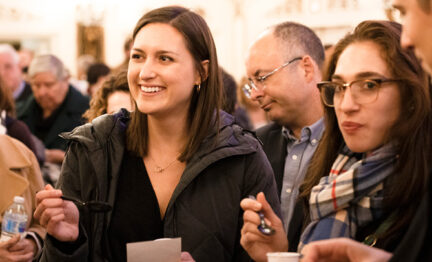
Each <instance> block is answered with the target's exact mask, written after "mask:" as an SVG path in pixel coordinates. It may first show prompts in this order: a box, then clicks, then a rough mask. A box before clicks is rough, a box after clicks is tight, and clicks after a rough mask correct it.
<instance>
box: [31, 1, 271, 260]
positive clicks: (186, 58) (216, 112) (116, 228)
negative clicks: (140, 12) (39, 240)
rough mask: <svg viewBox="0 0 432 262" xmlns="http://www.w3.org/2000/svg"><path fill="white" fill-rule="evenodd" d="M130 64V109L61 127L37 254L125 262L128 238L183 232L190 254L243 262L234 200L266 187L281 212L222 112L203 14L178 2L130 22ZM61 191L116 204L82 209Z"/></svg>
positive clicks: (242, 137) (39, 214)
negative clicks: (59, 156)
mask: <svg viewBox="0 0 432 262" xmlns="http://www.w3.org/2000/svg"><path fill="white" fill-rule="evenodd" d="M128 68H129V69H128V83H129V89H130V91H131V95H132V97H133V100H134V104H135V106H134V108H135V111H133V112H131V113H129V112H127V111H126V110H122V111H120V112H119V113H117V114H114V115H105V116H102V117H99V118H96V119H95V120H94V121H92V123H91V124H87V125H84V126H81V127H79V128H77V129H75V130H74V131H73V132H71V133H68V134H64V135H63V136H64V137H65V138H66V139H67V140H68V141H70V147H69V150H68V153H67V155H66V159H65V162H64V165H63V169H62V175H61V177H60V180H59V183H58V184H57V185H58V187H59V189H61V191H60V190H53V189H52V188H50V187H47V188H46V190H43V191H41V192H39V193H38V196H37V198H38V201H39V203H40V204H39V205H38V209H37V211H36V213H35V217H36V218H38V219H40V221H41V224H42V225H44V226H45V227H46V228H47V230H48V232H49V237H48V239H47V241H46V249H45V252H44V253H43V255H42V261H65V260H68V261H126V245H127V243H131V242H137V241H145V240H154V239H157V238H162V237H168V238H169V237H181V238H182V249H183V251H187V252H189V253H190V254H191V255H192V257H193V258H194V259H195V260H197V261H218V262H220V261H249V257H248V255H247V254H246V253H245V252H244V250H243V249H242V248H241V246H240V243H239V239H240V229H241V227H242V212H241V209H240V205H239V203H240V200H241V199H243V198H245V197H247V196H249V195H256V194H257V193H258V192H265V194H266V196H267V199H268V200H269V202H270V203H271V206H272V207H273V208H275V209H276V212H277V213H278V214H279V205H278V201H279V200H278V196H277V191H276V184H275V181H274V177H273V173H272V169H271V166H270V164H269V162H268V160H267V158H266V157H265V155H264V152H263V151H262V147H261V146H260V143H259V142H258V140H257V139H256V138H255V136H254V135H253V134H251V133H250V132H247V131H245V130H243V129H242V128H241V127H240V126H238V125H236V124H235V123H234V119H233V117H232V116H231V115H228V114H227V113H225V112H223V111H221V110H220V105H221V103H220V99H221V92H222V89H221V88H222V86H221V77H220V72H219V66H218V61H217V56H216V48H215V45H214V42H213V38H212V35H211V33H210V30H209V28H208V26H207V24H206V22H205V21H204V20H203V19H202V18H201V17H200V16H199V15H197V14H196V13H194V12H192V11H189V10H187V9H185V8H182V7H176V6H171V7H163V8H159V9H155V10H153V11H150V12H148V13H147V14H145V15H144V16H143V17H142V18H141V19H140V20H139V21H138V23H137V25H136V27H135V30H134V33H133V47H132V50H131V59H130V62H129V67H128ZM63 193H64V194H65V195H67V196H68V197H72V198H74V199H75V201H80V202H89V201H98V203H100V202H107V203H108V204H109V205H110V206H112V207H113V210H112V212H108V213H104V214H100V213H98V214H95V213H94V212H91V210H88V209H83V208H82V207H80V209H79V210H78V209H77V207H76V206H75V205H73V204H71V202H70V201H66V200H64V199H61V195H62V194H63ZM71 254H72V255H71ZM183 257H187V256H182V258H183Z"/></svg>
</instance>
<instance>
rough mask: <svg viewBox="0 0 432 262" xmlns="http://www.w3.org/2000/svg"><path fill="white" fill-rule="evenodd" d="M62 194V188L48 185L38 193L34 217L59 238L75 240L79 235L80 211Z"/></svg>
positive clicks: (60, 239) (64, 240)
mask: <svg viewBox="0 0 432 262" xmlns="http://www.w3.org/2000/svg"><path fill="white" fill-rule="evenodd" d="M61 195H62V192H61V190H56V189H54V188H53V187H52V186H51V185H46V186H45V190H42V191H40V192H38V193H37V194H36V202H37V207H36V211H35V212H34V217H35V219H37V220H39V223H40V224H41V225H42V226H43V227H45V229H46V231H47V233H48V234H50V235H51V236H53V237H54V238H56V239H57V240H59V241H63V242H73V241H75V240H77V239H78V235H79V227H78V222H79V211H78V208H77V207H76V206H75V204H74V203H72V202H71V201H65V200H63V199H61V198H60V196H61Z"/></svg>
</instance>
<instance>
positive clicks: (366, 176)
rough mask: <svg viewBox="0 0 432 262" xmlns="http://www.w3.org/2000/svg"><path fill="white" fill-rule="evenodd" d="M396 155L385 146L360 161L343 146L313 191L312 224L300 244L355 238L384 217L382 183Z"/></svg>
mask: <svg viewBox="0 0 432 262" xmlns="http://www.w3.org/2000/svg"><path fill="white" fill-rule="evenodd" d="M396 158H397V155H396V154H395V153H394V146H393V145H392V144H390V143H389V144H386V145H384V146H382V147H380V148H378V149H377V150H375V151H374V152H372V154H370V155H368V156H367V157H366V158H363V159H361V154H356V153H353V152H351V151H350V150H349V149H348V147H347V146H344V147H343V149H342V151H341V153H340V154H339V155H338V157H337V158H336V161H335V162H334V163H333V166H332V168H331V170H330V174H329V175H328V176H326V177H323V178H321V180H320V182H319V184H318V185H316V186H314V187H313V188H312V192H311V196H310V199H309V208H310V216H311V223H310V224H309V225H308V226H307V227H306V229H305V230H304V232H303V234H302V236H301V239H300V244H299V250H301V248H302V247H303V245H305V244H307V243H309V242H312V241H316V240H321V239H329V238H335V237H349V238H355V236H356V233H357V228H358V227H360V226H364V225H367V224H369V223H370V222H372V221H373V220H376V219H379V218H381V217H382V216H383V192H382V188H383V181H384V180H385V179H386V178H387V177H388V176H389V175H390V174H391V173H392V172H393V170H394V164H395V161H396Z"/></svg>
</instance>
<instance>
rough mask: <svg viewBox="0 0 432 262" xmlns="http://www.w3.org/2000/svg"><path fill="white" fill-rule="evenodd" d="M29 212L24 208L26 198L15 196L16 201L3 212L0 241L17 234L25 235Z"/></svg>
mask: <svg viewBox="0 0 432 262" xmlns="http://www.w3.org/2000/svg"><path fill="white" fill-rule="evenodd" d="M27 219H28V217H27V213H26V211H25V208H24V198H23V197H20V196H16V197H14V202H13V204H12V205H10V206H9V208H8V209H6V211H5V212H4V214H3V221H2V232H1V237H0V242H3V241H8V240H9V239H11V238H12V237H13V236H14V235H16V234H21V236H22V237H23V236H24V234H25V231H26V226H27Z"/></svg>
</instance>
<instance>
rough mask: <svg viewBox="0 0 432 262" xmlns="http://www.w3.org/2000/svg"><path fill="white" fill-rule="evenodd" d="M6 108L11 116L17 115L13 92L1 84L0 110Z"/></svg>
mask: <svg viewBox="0 0 432 262" xmlns="http://www.w3.org/2000/svg"><path fill="white" fill-rule="evenodd" d="M3 110H5V111H6V114H7V115H9V116H15V102H14V100H13V97H12V92H11V91H10V90H9V89H8V88H5V87H4V86H2V85H1V84H0V112H1V111H3Z"/></svg>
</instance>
